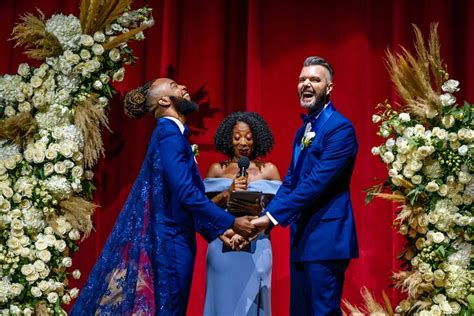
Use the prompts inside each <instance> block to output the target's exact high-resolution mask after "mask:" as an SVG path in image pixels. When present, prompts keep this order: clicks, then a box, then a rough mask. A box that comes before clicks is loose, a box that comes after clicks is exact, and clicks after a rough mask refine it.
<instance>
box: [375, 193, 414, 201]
mask: <svg viewBox="0 0 474 316" xmlns="http://www.w3.org/2000/svg"><path fill="white" fill-rule="evenodd" d="M373 195H374V196H376V197H379V198H382V199H384V200H389V201H393V202H405V200H406V197H405V196H403V195H400V194H390V193H374V194H373Z"/></svg>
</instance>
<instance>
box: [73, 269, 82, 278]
mask: <svg viewBox="0 0 474 316" xmlns="http://www.w3.org/2000/svg"><path fill="white" fill-rule="evenodd" d="M72 277H73V278H74V279H76V280H79V279H80V278H81V271H79V270H74V271H72Z"/></svg>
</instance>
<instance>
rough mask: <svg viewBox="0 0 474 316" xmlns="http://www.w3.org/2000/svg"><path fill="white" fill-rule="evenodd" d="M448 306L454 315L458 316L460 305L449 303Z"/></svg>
mask: <svg viewBox="0 0 474 316" xmlns="http://www.w3.org/2000/svg"><path fill="white" fill-rule="evenodd" d="M449 305H451V310H452V313H453V314H454V315H457V314H459V312H460V311H461V305H459V303H458V302H449Z"/></svg>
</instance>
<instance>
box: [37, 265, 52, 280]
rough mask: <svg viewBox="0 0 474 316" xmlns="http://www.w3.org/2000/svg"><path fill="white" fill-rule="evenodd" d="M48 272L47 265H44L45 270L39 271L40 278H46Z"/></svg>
mask: <svg viewBox="0 0 474 316" xmlns="http://www.w3.org/2000/svg"><path fill="white" fill-rule="evenodd" d="M49 272H50V270H49V268H48V267H46V269H45V270H43V271H41V272H39V276H40V278H42V279H45V278H47V277H48V275H49Z"/></svg>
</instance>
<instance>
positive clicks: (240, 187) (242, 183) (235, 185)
mask: <svg viewBox="0 0 474 316" xmlns="http://www.w3.org/2000/svg"><path fill="white" fill-rule="evenodd" d="M247 187H248V179H247V177H245V176H241V177H238V178H235V179H234V181H232V184H231V185H230V187H229V190H230V191H247Z"/></svg>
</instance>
